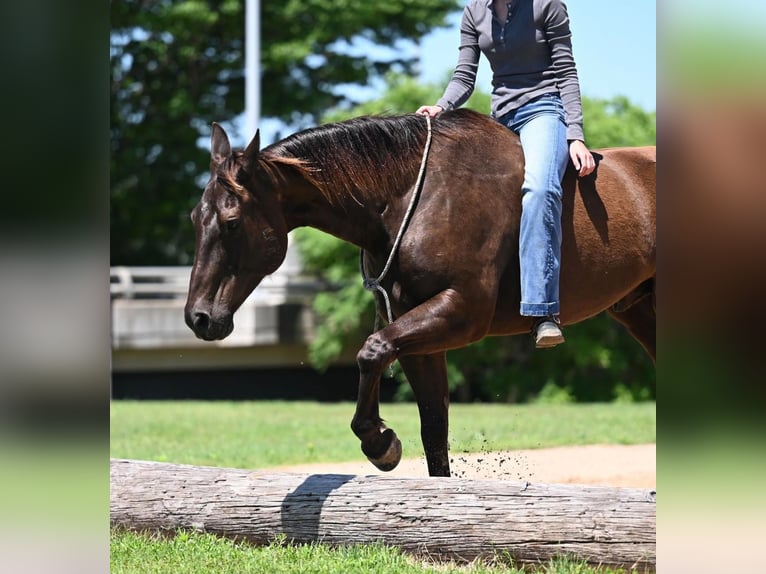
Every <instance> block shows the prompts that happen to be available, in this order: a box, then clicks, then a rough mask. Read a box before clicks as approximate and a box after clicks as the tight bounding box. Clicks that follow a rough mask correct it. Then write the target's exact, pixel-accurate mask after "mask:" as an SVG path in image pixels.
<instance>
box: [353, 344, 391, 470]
mask: <svg viewBox="0 0 766 574" xmlns="http://www.w3.org/2000/svg"><path fill="white" fill-rule="evenodd" d="M395 359H396V348H395V347H394V346H393V345H392V344H391V342H390V341H388V340H387V338H386V337H385V336H383V335H382V331H378V332H377V333H373V334H372V335H370V336H369V337H368V338H367V341H366V342H365V344H364V346H363V347H362V349H361V350H360V351H359V353H358V354H357V356H356V361H357V364H358V365H359V394H358V396H357V400H356V412H355V413H354V418H353V419H352V420H351V430H353V431H354V434H355V435H356V436H358V437H359V439H360V440H361V441H362V452H363V453H364V454H365V455H367V458H368V459H369V460H370V462H371V463H372V464H374V465H375V466H376V467H378V468H379V469H380V470H384V471H389V470H393V469H394V468H396V465H398V464H399V461H400V460H401V458H402V443H401V442H400V441H399V438H398V437H397V436H396V433H395V432H394V431H393V430H391V429H389V428H386V425H385V424H383V420H382V419H381V418H380V411H379V405H380V377H381V375H382V374H383V371H384V370H385V369H386V368H387V367H388V366H389V365H390V364H391V363H393V362H394V360H395Z"/></svg>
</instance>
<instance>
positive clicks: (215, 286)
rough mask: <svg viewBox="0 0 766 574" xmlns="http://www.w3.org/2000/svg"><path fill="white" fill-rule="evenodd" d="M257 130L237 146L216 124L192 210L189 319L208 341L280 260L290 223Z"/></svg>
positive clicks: (224, 330)
mask: <svg viewBox="0 0 766 574" xmlns="http://www.w3.org/2000/svg"><path fill="white" fill-rule="evenodd" d="M259 145H260V138H259V135H258V134H257V133H256V135H255V137H254V138H253V141H251V142H250V144H249V145H248V146H247V149H246V150H245V151H244V152H232V149H231V145H230V144H229V138H228V137H227V135H226V132H225V131H224V130H223V128H221V127H220V126H219V125H217V124H213V135H212V138H211V162H210V180H209V181H208V183H207V185H206V186H205V191H204V192H203V194H202V198H201V199H200V201H199V203H198V204H197V205H196V206H195V207H194V209H193V210H192V212H191V220H192V223H193V224H194V231H195V234H196V242H195V243H196V244H195V249H194V266H193V267H192V272H191V280H190V283H189V294H188V297H187V299H186V308H185V310H184V314H185V318H186V324H187V325H189V327H190V328H191V329H192V330H193V331H194V333H195V334H196V335H197V337H199V338H201V339H205V340H206V341H213V340H216V339H223V338H224V337H226V336H228V335H229V334H230V333H231V331H232V329H233V328H234V322H233V315H234V312H235V311H236V310H237V309H238V308H239V306H240V305H242V303H243V302H244V301H245V299H246V298H247V296H248V295H250V293H252V291H253V289H255V288H256V286H257V285H258V284H259V283H260V282H261V280H262V279H263V278H264V277H265V276H266V275H268V274H270V273H273V272H274V271H276V269H277V268H278V267H279V266H280V265H281V263H282V261H283V260H284V258H285V253H286V252H287V226H286V224H285V220H284V216H283V215H282V211H281V209H280V207H279V204H278V201H277V198H276V194H275V192H274V190H273V185H272V184H271V183H270V180H269V179H268V178H267V177H266V175H265V172H264V171H263V170H262V169H261V168H260V167H259V162H258V154H259Z"/></svg>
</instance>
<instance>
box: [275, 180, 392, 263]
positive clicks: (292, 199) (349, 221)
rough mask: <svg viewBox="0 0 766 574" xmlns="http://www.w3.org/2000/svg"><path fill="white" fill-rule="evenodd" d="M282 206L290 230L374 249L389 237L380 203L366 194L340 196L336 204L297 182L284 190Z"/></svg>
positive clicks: (308, 186) (317, 191)
mask: <svg viewBox="0 0 766 574" xmlns="http://www.w3.org/2000/svg"><path fill="white" fill-rule="evenodd" d="M281 197H282V205H283V210H284V214H285V219H286V221H287V226H288V229H290V230H292V229H295V228H296V227H313V228H315V229H319V230H320V231H324V232H325V233H329V234H330V235H334V236H335V237H338V238H340V239H343V240H344V241H348V242H349V243H352V244H354V245H356V246H358V247H361V248H364V249H370V248H371V247H372V244H373V243H374V242H375V241H376V240H377V239H378V238H379V237H381V235H384V234H385V230H384V228H383V221H382V218H381V216H380V213H381V212H382V211H383V209H384V207H385V206H383V205H380V201H379V200H373V199H371V198H368V197H365V196H364V195H363V194H354V196H351V195H350V194H346V193H339V194H338V195H337V196H336V197H334V198H333V199H332V200H330V199H328V198H327V197H325V195H324V194H322V192H321V191H319V190H318V189H316V188H315V187H313V186H312V185H311V184H309V183H308V182H306V181H300V182H293V183H292V184H291V185H287V186H285V188H284V189H283V190H282V194H281Z"/></svg>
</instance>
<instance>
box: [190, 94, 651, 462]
mask: <svg viewBox="0 0 766 574" xmlns="http://www.w3.org/2000/svg"><path fill="white" fill-rule="evenodd" d="M594 155H595V156H596V158H597V163H598V165H597V168H596V170H595V171H594V172H593V173H592V174H591V175H589V176H586V177H584V178H578V177H577V175H576V173H575V171H574V169H573V168H572V167H571V166H570V168H569V169H568V171H567V173H566V175H565V178H564V181H563V214H562V225H563V239H562V256H561V278H560V297H561V315H560V319H561V323H562V325H569V324H572V323H577V322H579V321H583V320H585V319H588V318H590V317H593V316H595V315H597V314H599V313H601V312H602V311H604V310H606V311H607V312H608V313H609V314H610V315H611V316H612V317H614V318H615V319H616V320H617V321H618V322H620V323H622V324H623V325H624V326H625V327H626V328H627V330H628V331H629V332H630V333H631V334H632V335H633V337H634V338H635V339H636V340H638V341H639V343H641V345H643V347H644V349H645V350H646V351H647V353H648V354H649V355H650V356H651V358H652V360H656V349H655V324H656V295H655V279H656V148H654V147H636V148H612V149H603V150H598V151H597V152H596V153H595V154H594ZM419 168H420V169H419ZM523 172H524V156H523V152H522V149H521V145H520V143H519V139H518V137H517V136H516V135H515V134H514V133H512V132H511V131H510V130H508V129H507V128H505V127H504V126H502V125H500V124H499V123H497V122H496V121H494V120H493V119H491V118H489V117H488V116H485V115H482V114H479V113H477V112H472V111H470V110H465V109H460V110H455V111H447V112H443V113H441V114H439V115H438V116H437V117H435V118H433V119H430V118H425V116H422V115H416V114H406V115H398V116H364V117H357V118H353V119H350V120H346V121H343V122H336V123H331V124H326V125H322V126H318V127H314V128H310V129H306V130H303V131H299V132H297V133H294V134H292V135H290V136H288V137H286V138H284V139H282V140H281V141H278V142H276V143H273V144H271V145H269V146H267V147H265V148H264V149H263V150H261V149H260V135H259V132H256V134H255V136H254V137H253V139H252V141H251V142H250V143H249V144H248V145H247V146H246V148H245V149H244V150H237V151H233V150H232V147H231V145H230V143H229V139H228V136H227V135H226V132H225V131H224V129H223V128H221V127H220V126H219V125H217V124H213V127H212V136H211V162H210V179H209V181H208V183H207V185H206V187H205V189H204V192H203V194H202V197H201V199H200V201H199V203H198V204H197V205H196V206H195V207H194V209H193V210H192V212H191V220H192V222H193V225H194V229H195V234H196V238H195V254H194V263H193V266H192V272H191V277H190V282H189V292H188V298H187V301H186V306H185V309H184V314H185V320H186V323H187V324H188V326H189V327H190V328H191V329H192V330H193V331H194V333H195V334H196V335H197V337H199V338H201V339H204V340H208V341H212V340H218V339H223V338H224V337H226V336H227V335H229V334H230V333H231V331H232V328H233V314H234V312H235V311H236V310H237V308H238V307H239V306H240V305H241V304H242V303H243V301H244V300H245V299H246V298H247V296H248V295H249V294H250V293H251V292H252V291H253V289H255V288H256V287H257V286H258V284H259V283H260V282H261V280H262V279H263V278H264V277H265V276H267V275H269V274H271V273H273V272H274V271H275V270H276V269H277V268H278V267H279V266H280V265H281V263H282V261H283V260H284V258H285V254H286V250H287V234H288V232H289V231H290V230H292V229H295V228H297V227H300V226H311V227H314V228H316V229H319V230H321V231H324V232H326V233H329V234H332V235H334V236H336V237H338V238H340V239H343V240H345V241H348V242H351V243H352V244H355V245H356V246H358V247H359V248H360V249H361V250H362V251H361V253H363V254H364V257H363V269H362V270H363V274H364V275H365V276H366V277H378V278H379V282H378V283H377V284H374V285H372V287H374V288H375V291H374V296H375V297H376V303H377V304H379V310H380V312H379V317H382V318H383V319H384V320H386V321H385V325H384V326H383V327H382V328H381V329H379V330H376V331H374V332H373V333H372V334H371V335H370V336H369V337H368V338H367V339H366V341H365V342H364V344H363V346H362V347H361V349H360V350H359V352H358V354H357V357H356V359H357V363H358V368H359V389H358V397H357V403H356V410H355V412H354V415H353V418H352V421H351V429H352V431H353V432H354V434H355V435H356V436H357V437H358V438H359V440H360V441H361V449H362V452H363V453H364V454H365V455H366V456H367V458H368V459H369V460H370V462H372V463H373V464H374V465H375V466H376V467H377V468H379V469H381V470H383V471H388V470H392V469H393V468H395V467H396V465H397V464H398V463H399V461H400V459H401V455H402V448H401V442H400V440H399V438H398V437H397V436H396V433H395V432H394V431H393V429H391V428H388V427H387V426H386V425H385V424H384V422H383V420H382V419H381V417H380V414H379V385H380V379H381V375H382V374H383V373H384V372H385V370H386V369H387V368H388V367H389V366H390V365H391V363H393V362H394V361H395V360H398V361H399V363H400V365H401V367H402V369H403V370H404V373H405V375H406V377H407V379H408V381H409V384H410V385H411V387H412V389H413V391H414V396H415V399H416V401H417V406H418V410H419V415H420V423H421V440H422V444H423V448H424V451H425V455H426V462H427V465H428V472H429V475H431V476H449V475H450V467H449V452H448V411H449V393H448V387H447V366H446V352H447V351H448V350H450V349H456V348H460V347H464V346H466V345H469V344H471V343H473V342H476V341H479V340H480V339H482V338H484V337H486V336H497V335H518V334H525V333H529V332H530V330H531V327H532V320H533V319H532V318H530V317H523V316H521V315H519V301H520V296H521V295H520V279H519V257H518V238H519V222H520V215H521V184H522V180H523ZM416 194H417V195H416ZM413 198H415V199H414V200H413ZM405 219H407V221H405ZM375 281H376V280H374V279H373V280H371V283H374V282H375ZM384 308H385V309H386V311H389V310H390V313H391V316H390V317H388V313H384V311H383V309H384ZM543 352H544V351H543Z"/></svg>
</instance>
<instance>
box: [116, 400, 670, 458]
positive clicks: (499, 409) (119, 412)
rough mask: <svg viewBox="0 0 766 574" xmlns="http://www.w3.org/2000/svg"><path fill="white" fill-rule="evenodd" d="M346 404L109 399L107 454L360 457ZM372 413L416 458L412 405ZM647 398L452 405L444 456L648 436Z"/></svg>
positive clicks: (652, 433)
mask: <svg viewBox="0 0 766 574" xmlns="http://www.w3.org/2000/svg"><path fill="white" fill-rule="evenodd" d="M353 414H354V405H353V404H352V403H315V402H288V401H263V402H201V401H155V402H136V401H115V402H113V403H112V405H111V415H110V416H111V421H110V422H111V424H110V435H111V436H110V438H111V441H110V448H111V456H112V457H113V458H134V459H141V460H157V461H163V462H175V463H187V464H197V465H210V466H230V467H237V468H263V467H269V466H278V465H285V464H301V463H310V462H343V461H356V460H364V456H363V455H362V453H361V450H360V448H359V441H358V440H357V438H356V437H355V436H354V434H353V433H352V432H351V429H350V427H349V423H350V422H351V417H352V416H353ZM381 416H382V417H383V418H384V419H385V420H386V424H388V425H389V426H390V427H392V428H393V429H394V430H395V431H396V432H397V434H398V435H399V438H400V439H401V441H402V446H403V448H404V454H403V456H404V457H419V456H422V455H423V447H422V445H421V444H420V422H419V420H418V412H417V407H416V406H415V404H413V403H396V404H384V405H382V406H381ZM655 420H656V412H655V404H654V403H624V404H623V403H609V404H607V403H604V404H586V405H575V404H566V405H499V404H467V405H466V404H454V405H452V406H451V408H450V450H451V452H453V453H460V452H464V451H468V452H482V451H488V450H506V449H509V450H510V449H527V448H545V447H552V446H567V445H583V444H643V443H653V442H655V440H656V430H655Z"/></svg>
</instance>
